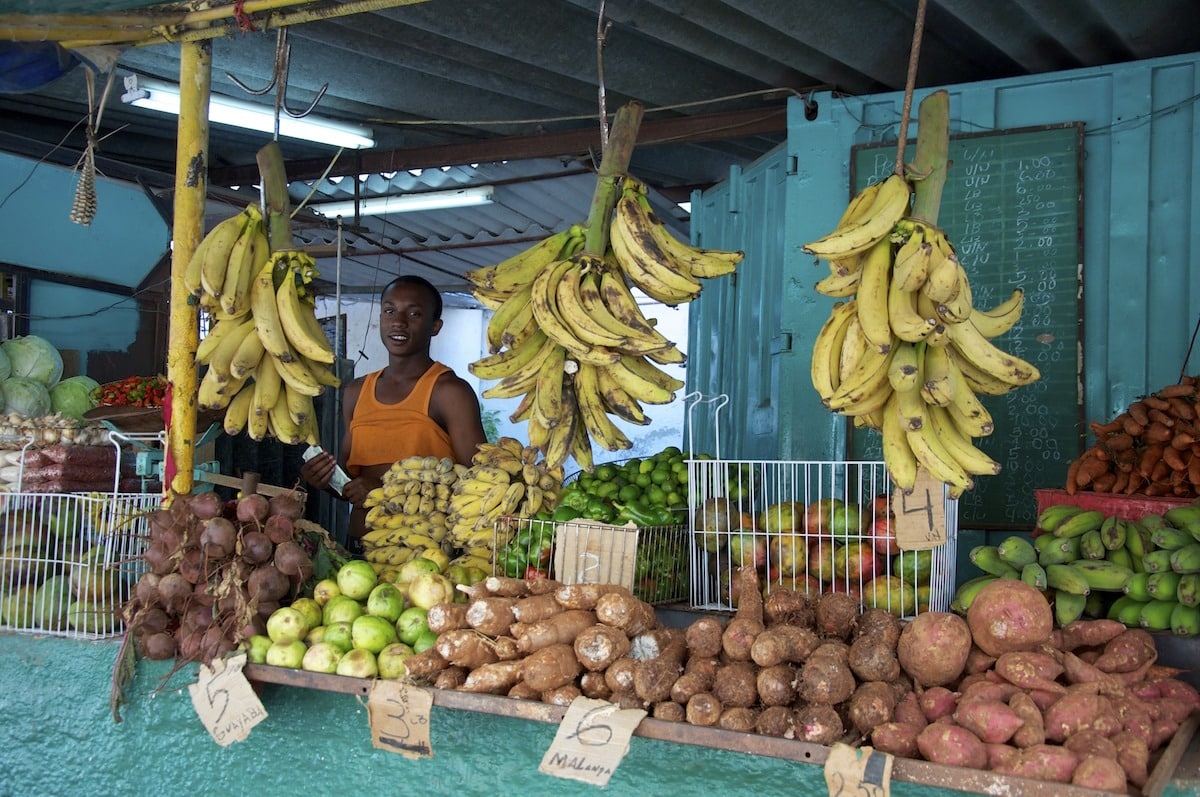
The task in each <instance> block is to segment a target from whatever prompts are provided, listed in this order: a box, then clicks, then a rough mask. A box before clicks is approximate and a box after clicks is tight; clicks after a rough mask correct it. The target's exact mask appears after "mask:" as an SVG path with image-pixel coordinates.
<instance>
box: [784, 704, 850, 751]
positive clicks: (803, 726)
mask: <svg viewBox="0 0 1200 797" xmlns="http://www.w3.org/2000/svg"><path fill="white" fill-rule="evenodd" d="M845 734H846V726H845V724H844V723H843V722H842V717H841V715H840V714H838V713H837V711H836V710H835V709H834V708H833V706H824V705H816V704H813V705H807V706H803V707H801V708H798V709H797V710H796V739H798V740H799V741H802V742H811V743H813V744H826V745H828V744H833V743H834V742H836V741H838V740H839V739H841V738H842V737H843V736H845Z"/></svg>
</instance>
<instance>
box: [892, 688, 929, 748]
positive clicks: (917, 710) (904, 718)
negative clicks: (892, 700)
mask: <svg viewBox="0 0 1200 797" xmlns="http://www.w3.org/2000/svg"><path fill="white" fill-rule="evenodd" d="M892 716H894V717H895V718H896V722H903V723H906V724H908V725H915V726H917V729H918V730H920V729H921V728H924V727H925V726H926V725H928V724H929V720H928V719H927V718H926V716H925V712H924V711H922V710H921V701H920V700H919V699H918V697H917V693H916V692H906V693H905V695H904V697H902V698H900V702H898V703H897V704H896V708H895V709H894V710H893V711H892ZM913 738H914V740H915V738H916V734H913Z"/></svg>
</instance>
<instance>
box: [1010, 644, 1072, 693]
mask: <svg viewBox="0 0 1200 797" xmlns="http://www.w3.org/2000/svg"><path fill="white" fill-rule="evenodd" d="M994 672H995V673H996V674H997V675H999V676H1000V677H1001V678H1003V679H1004V680H1006V681H1008V682H1009V683H1011V684H1014V685H1016V686H1019V687H1021V688H1022V689H1044V690H1046V691H1047V692H1054V691H1059V690H1061V691H1064V692H1065V691H1066V687H1065V686H1063V685H1062V684H1060V683H1058V682H1057V681H1055V680H1054V679H1055V678H1057V677H1058V676H1059V675H1061V674H1062V672H1063V666H1062V665H1061V664H1059V663H1058V661H1056V660H1055V659H1054V658H1053V657H1052V656H1048V655H1046V654H1045V653H1037V652H1035V651H1032V650H1022V651H1013V652H1009V653H1002V654H1000V656H999V657H998V658H997V659H996V667H995V670H994Z"/></svg>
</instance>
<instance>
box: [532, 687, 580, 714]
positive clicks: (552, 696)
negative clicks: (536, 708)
mask: <svg viewBox="0 0 1200 797" xmlns="http://www.w3.org/2000/svg"><path fill="white" fill-rule="evenodd" d="M579 695H580V692H579V687H578V686H576V685H575V684H563V685H562V686H559V687H557V688H555V689H547V690H546V691H544V692H542V693H541V695H539V696H538V699H539V700H541V701H542V702H543V703H546V704H547V705H551V706H563V707H564V708H565V707H567V706H569V705H571V704H572V703H574V702H575V701H576V699H578V698H579Z"/></svg>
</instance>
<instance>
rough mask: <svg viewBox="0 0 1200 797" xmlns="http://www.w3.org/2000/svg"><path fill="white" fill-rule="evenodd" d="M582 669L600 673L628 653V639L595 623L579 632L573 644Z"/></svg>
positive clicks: (605, 626) (618, 631)
mask: <svg viewBox="0 0 1200 797" xmlns="http://www.w3.org/2000/svg"><path fill="white" fill-rule="evenodd" d="M573 646H574V648H575V655H576V656H577V657H578V658H579V663H580V664H582V665H583V667H584V669H586V670H590V671H600V670H605V669H607V668H608V666H609V665H610V664H612V663H613V662H614V661H616V660H617V659H619V658H621V657H622V656H625V655H628V653H629V647H630V645H629V637H628V636H626V635H625V634H624V632H622V631H621V630H619V629H617V628H613V627H612V626H610V625H604V624H602V623H596V624H595V625H591V626H588V627H587V628H585V629H583V630H582V631H580V632H579V634H578V636H576V637H575V641H574V643H573Z"/></svg>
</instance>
